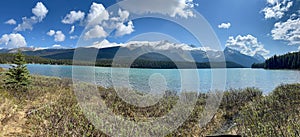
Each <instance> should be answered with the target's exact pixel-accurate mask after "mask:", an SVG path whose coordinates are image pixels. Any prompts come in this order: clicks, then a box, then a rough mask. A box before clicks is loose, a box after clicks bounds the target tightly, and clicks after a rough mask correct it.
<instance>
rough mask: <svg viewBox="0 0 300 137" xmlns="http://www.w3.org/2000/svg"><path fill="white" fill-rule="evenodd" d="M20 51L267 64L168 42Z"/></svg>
mask: <svg viewBox="0 0 300 137" xmlns="http://www.w3.org/2000/svg"><path fill="white" fill-rule="evenodd" d="M19 49H20V50H22V51H23V53H24V54H26V55H29V56H39V57H43V58H48V59H57V60H61V59H64V60H71V59H73V56H74V52H75V50H76V52H77V51H86V52H95V53H97V52H98V54H97V60H112V59H114V58H115V55H116V54H118V56H121V57H122V58H131V57H132V55H139V54H137V53H146V54H143V55H141V56H139V59H142V60H149V61H170V60H172V61H176V62H186V61H191V58H189V57H186V56H187V55H186V54H188V55H190V56H191V57H192V59H193V60H194V61H195V62H197V63H207V62H223V61H224V59H225V60H226V62H233V63H236V64H239V65H241V66H243V67H251V65H252V64H254V63H262V62H264V61H265V58H264V57H263V56H261V55H258V54H255V55H254V56H248V55H245V54H242V53H241V52H239V51H237V50H233V49H230V48H228V47H226V48H225V49H224V50H223V51H217V50H213V49H210V48H204V47H195V46H190V45H187V44H176V43H171V42H168V41H157V42H146V41H144V42H142V41H132V42H129V43H126V44H116V43H109V42H108V41H102V42H100V43H96V44H94V45H92V46H89V47H79V48H76V49H52V48H48V49H38V48H32V47H23V48H19ZM17 51H18V49H0V53H15V52H17ZM193 60H192V61H193Z"/></svg>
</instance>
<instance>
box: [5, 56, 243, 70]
mask: <svg viewBox="0 0 300 137" xmlns="http://www.w3.org/2000/svg"><path fill="white" fill-rule="evenodd" d="M14 55H15V54H11V53H4V54H0V64H12V63H13V60H14ZM24 57H25V61H26V62H27V63H29V64H51V65H82V66H91V65H92V66H94V65H95V66H99V67H112V66H113V67H128V64H125V63H124V64H113V60H112V59H97V61H96V62H90V61H76V64H73V60H71V59H69V60H68V59H64V60H59V59H48V58H43V57H40V56H28V55H24ZM125 62H126V61H125ZM178 66H179V68H212V67H213V68H224V67H227V68H243V66H241V65H239V64H236V63H233V62H226V63H222V62H204V63H195V62H173V61H171V60H170V61H156V60H144V59H136V60H135V61H134V62H133V63H132V64H131V66H130V67H131V68H153V69H178Z"/></svg>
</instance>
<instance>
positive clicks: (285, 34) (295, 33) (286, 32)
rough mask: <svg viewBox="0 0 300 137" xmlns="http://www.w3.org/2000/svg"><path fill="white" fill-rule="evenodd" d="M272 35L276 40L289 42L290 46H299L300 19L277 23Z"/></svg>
mask: <svg viewBox="0 0 300 137" xmlns="http://www.w3.org/2000/svg"><path fill="white" fill-rule="evenodd" d="M271 33H272V37H273V39H274V40H283V41H287V42H288V44H289V45H299V44H300V18H296V19H288V20H287V21H285V22H277V23H275V25H274V28H273V29H272V31H271Z"/></svg>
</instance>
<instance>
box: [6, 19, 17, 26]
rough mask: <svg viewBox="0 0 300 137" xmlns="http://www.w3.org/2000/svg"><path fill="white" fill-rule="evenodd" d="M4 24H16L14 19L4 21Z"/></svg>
mask: <svg viewBox="0 0 300 137" xmlns="http://www.w3.org/2000/svg"><path fill="white" fill-rule="evenodd" d="M5 24H9V25H16V24H17V22H16V21H15V20H14V19H10V20H8V21H6V22H5Z"/></svg>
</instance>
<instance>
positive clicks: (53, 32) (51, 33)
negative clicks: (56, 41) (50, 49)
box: [47, 30, 55, 36]
mask: <svg viewBox="0 0 300 137" xmlns="http://www.w3.org/2000/svg"><path fill="white" fill-rule="evenodd" d="M54 34H55V31H54V30H49V32H47V35H49V36H53V35H54Z"/></svg>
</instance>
